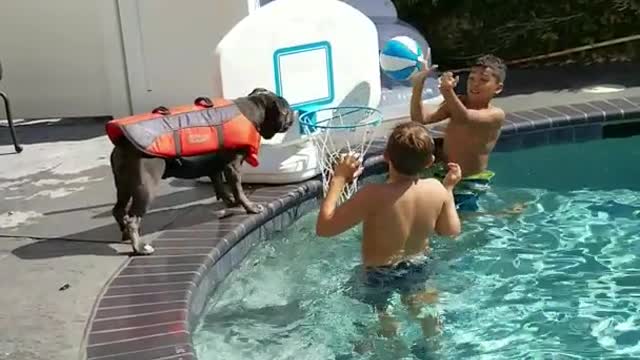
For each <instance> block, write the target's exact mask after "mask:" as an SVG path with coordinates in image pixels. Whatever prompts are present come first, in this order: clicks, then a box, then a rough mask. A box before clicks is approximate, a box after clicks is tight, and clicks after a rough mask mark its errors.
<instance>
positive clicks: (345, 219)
mask: <svg viewBox="0 0 640 360" xmlns="http://www.w3.org/2000/svg"><path fill="white" fill-rule="evenodd" d="M359 169H360V163H359V161H358V160H357V159H355V158H354V157H352V156H347V157H345V159H344V160H343V161H342V162H341V163H339V164H338V166H337V167H336V169H335V171H334V175H333V177H332V178H331V181H330V183H329V189H328V191H327V196H326V197H325V198H324V200H323V201H322V205H321V206H320V212H319V213H318V219H317V221H316V235H318V236H321V237H329V236H335V235H338V234H340V233H342V232H344V231H346V230H349V229H350V228H352V227H354V226H356V225H357V224H358V223H360V222H361V221H362V220H364V218H365V216H366V215H367V212H368V211H369V210H370V206H371V205H370V204H371V201H372V192H371V187H370V186H365V187H363V188H362V189H360V190H359V191H358V192H356V193H355V194H353V196H351V198H349V199H348V200H347V201H345V202H344V203H343V204H342V205H340V206H339V207H337V206H336V205H337V202H338V199H339V198H340V193H341V192H342V190H343V189H344V187H345V185H346V184H347V183H348V182H349V181H351V179H352V178H353V177H354V175H355V174H356V173H357V172H358V171H359Z"/></svg>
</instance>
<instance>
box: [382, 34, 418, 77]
mask: <svg viewBox="0 0 640 360" xmlns="http://www.w3.org/2000/svg"><path fill="white" fill-rule="evenodd" d="M422 60H424V59H423V54H422V49H421V48H420V45H418V43H417V42H416V41H415V40H413V39H412V38H410V37H408V36H396V37H394V38H391V39H389V40H388V41H387V42H386V43H385V44H384V47H383V48H382V51H381V52H380V68H381V69H382V71H383V72H384V73H385V74H387V76H389V77H390V78H392V79H394V80H398V81H405V80H408V79H409V78H410V77H411V76H412V75H413V74H414V73H416V72H418V71H420V70H421V69H422V63H421V62H420V61H422Z"/></svg>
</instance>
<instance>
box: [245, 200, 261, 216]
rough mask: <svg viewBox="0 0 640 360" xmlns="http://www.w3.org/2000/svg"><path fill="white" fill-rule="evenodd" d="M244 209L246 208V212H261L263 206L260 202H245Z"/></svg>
mask: <svg viewBox="0 0 640 360" xmlns="http://www.w3.org/2000/svg"><path fill="white" fill-rule="evenodd" d="M245 209H246V210H247V213H248V214H260V213H261V212H263V211H264V209H265V207H264V206H262V205H260V204H256V203H251V204H247V205H246V206H245Z"/></svg>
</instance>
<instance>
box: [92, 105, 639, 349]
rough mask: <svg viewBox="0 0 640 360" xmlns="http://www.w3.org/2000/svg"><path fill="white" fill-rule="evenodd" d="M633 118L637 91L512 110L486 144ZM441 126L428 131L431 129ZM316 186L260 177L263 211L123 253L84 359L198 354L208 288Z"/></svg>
mask: <svg viewBox="0 0 640 360" xmlns="http://www.w3.org/2000/svg"><path fill="white" fill-rule="evenodd" d="M634 119H640V97H627V98H624V97H621V98H617V99H609V100H597V101H590V102H586V103H578V104H568V105H562V106H551V107H542V108H536V109H530V110H526V111H516V112H511V113H507V118H506V122H505V124H504V126H503V129H502V134H501V136H500V140H499V141H498V144H497V146H496V149H495V151H496V152H501V151H512V150H516V149H520V148H527V147H534V146H542V145H547V144H560V143H567V142H581V141H588V140H593V139H600V138H603V133H604V129H605V128H606V127H607V125H610V124H619V123H623V122H625V121H629V120H634ZM442 129H443V126H441V125H439V126H435V127H432V128H431V132H432V134H433V136H434V137H435V138H440V137H442ZM623 131H624V130H623ZM382 149H383V144H382V143H376V144H374V146H372V148H371V150H370V152H369V154H368V156H367V158H366V159H365V168H366V170H365V173H364V174H363V178H365V177H367V176H371V175H374V174H379V173H382V172H384V171H385V170H386V168H385V165H384V163H383V162H382V157H381V151H382ZM320 193H321V182H320V180H319V179H318V178H314V179H312V180H308V181H304V182H301V183H299V184H294V185H283V186H265V187H261V188H258V189H257V190H255V191H254V192H253V193H252V194H251V195H250V196H249V197H250V198H251V199H252V200H254V201H259V202H261V203H263V204H265V205H266V210H265V212H263V213H262V214H258V215H244V214H242V215H234V216H231V217H228V218H223V219H220V220H215V221H211V222H206V223H201V224H198V225H193V226H188V227H183V228H180V229H170V230H165V231H162V232H161V233H160V234H159V235H158V236H157V237H156V238H155V239H154V241H153V243H154V247H155V248H156V252H155V253H154V254H153V255H151V256H148V257H131V258H129V259H128V260H127V261H125V263H124V264H123V266H122V267H121V268H120V269H119V271H118V272H117V273H116V274H115V275H114V276H113V277H112V278H111V279H110V280H109V283H108V284H107V286H106V287H105V289H104V291H103V293H102V294H101V295H100V296H99V298H98V301H97V303H96V306H95V307H94V311H93V314H92V316H91V319H90V320H89V326H88V333H87V336H86V339H85V342H86V343H85V346H86V350H85V351H86V352H85V354H86V358H87V359H101V360H125V359H136V360H160V359H162V360H195V359H197V356H196V354H195V349H194V348H193V345H192V342H191V332H192V330H193V329H194V327H195V326H196V325H197V322H198V320H199V318H200V316H201V315H202V312H203V311H204V310H205V308H206V305H207V299H208V298H209V296H210V295H211V293H212V292H213V291H214V290H215V289H216V287H217V286H218V285H219V284H220V283H221V282H222V281H223V280H224V278H225V277H226V275H227V274H228V273H229V272H230V271H231V270H232V269H233V268H234V267H235V266H236V265H237V264H238V263H240V262H241V261H242V259H243V258H244V257H245V255H246V254H247V253H248V252H249V250H250V249H251V248H252V247H253V246H254V245H255V244H256V243H258V242H260V241H263V240H265V239H267V238H269V237H270V236H271V235H272V234H274V233H275V232H278V231H281V230H283V229H285V228H287V227H288V226H289V225H291V224H292V223H293V222H294V221H296V220H297V219H298V218H299V217H300V216H302V215H304V214H305V213H307V212H309V211H311V210H313V209H314V208H316V207H317V200H318V198H319V195H320ZM185 216H189V214H187V215H185Z"/></svg>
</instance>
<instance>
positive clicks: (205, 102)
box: [193, 96, 213, 108]
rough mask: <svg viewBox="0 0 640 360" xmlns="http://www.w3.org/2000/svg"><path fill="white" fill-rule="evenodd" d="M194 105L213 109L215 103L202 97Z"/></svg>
mask: <svg viewBox="0 0 640 360" xmlns="http://www.w3.org/2000/svg"><path fill="white" fill-rule="evenodd" d="M193 103H194V104H195V105H197V106H202V107H205V108H210V107H213V101H211V99H209V98H208V97H206V96H200V97H198V98H196V99H195V100H194V101H193Z"/></svg>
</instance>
